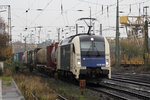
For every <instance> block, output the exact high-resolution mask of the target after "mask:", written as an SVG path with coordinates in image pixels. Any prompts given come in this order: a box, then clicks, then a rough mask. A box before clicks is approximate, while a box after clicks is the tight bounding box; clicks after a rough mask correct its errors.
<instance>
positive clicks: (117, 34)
mask: <svg viewBox="0 0 150 100" xmlns="http://www.w3.org/2000/svg"><path fill="white" fill-rule="evenodd" d="M119 58H120V47H119V0H117V8H116V58H115V59H116V60H115V66H116V67H119V65H120V59H119Z"/></svg>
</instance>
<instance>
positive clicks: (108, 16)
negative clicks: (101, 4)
mask: <svg viewBox="0 0 150 100" xmlns="http://www.w3.org/2000/svg"><path fill="white" fill-rule="evenodd" d="M107 17H109V6H108V5H107Z"/></svg>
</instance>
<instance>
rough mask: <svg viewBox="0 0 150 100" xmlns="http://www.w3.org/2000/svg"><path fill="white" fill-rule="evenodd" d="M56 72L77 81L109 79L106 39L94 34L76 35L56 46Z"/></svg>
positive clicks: (109, 69)
mask: <svg viewBox="0 0 150 100" xmlns="http://www.w3.org/2000/svg"><path fill="white" fill-rule="evenodd" d="M57 52H58V58H57V71H58V74H59V75H62V76H69V77H70V76H73V77H75V78H76V79H77V80H80V79H86V80H87V81H88V80H95V79H96V80H98V79H102V78H104V77H105V78H111V67H110V50H109V44H108V41H107V40H106V38H104V37H102V36H99V35H94V34H77V35H74V36H71V37H68V38H66V39H64V40H62V41H61V42H60V43H59V45H58V51H57Z"/></svg>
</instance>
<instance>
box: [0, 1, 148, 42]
mask: <svg viewBox="0 0 150 100" xmlns="http://www.w3.org/2000/svg"><path fill="white" fill-rule="evenodd" d="M116 2H117V0H1V5H11V16H12V26H14V27H13V28H12V35H13V36H12V37H13V41H17V40H21V39H23V37H22V38H21V36H20V35H21V34H22V36H27V35H28V34H34V35H33V36H32V37H33V38H34V40H32V42H37V41H38V38H37V36H38V31H39V29H38V28H36V29H35V28H34V27H37V26H42V27H43V28H42V29H41V35H40V36H41V41H43V40H45V39H57V32H56V29H57V28H63V29H65V26H74V25H75V22H76V20H77V19H78V18H80V17H89V15H90V7H91V10H92V17H95V18H97V19H98V21H99V22H100V23H101V24H103V29H104V31H103V34H104V36H113V37H114V36H115V31H114V29H111V30H110V27H115V26H116ZM61 4H62V8H63V10H62V11H61ZM130 4H131V13H129V12H130V10H129V9H130ZM139 4H140V5H139ZM149 5H150V0H120V11H123V12H124V13H121V14H120V16H127V15H135V16H138V15H139V8H141V14H143V7H144V6H149ZM102 6H103V10H102ZM107 7H108V11H107ZM3 9H5V8H2V7H1V10H3ZM37 9H43V10H42V11H39V10H37ZM26 10H28V12H26ZM77 10H83V11H82V12H81V11H80V12H79V11H77ZM102 12H103V13H102ZM149 13H150V8H149V9H148V14H149ZM0 15H1V16H2V17H3V19H4V20H5V21H6V22H7V12H0ZM26 26H27V27H28V30H27V31H25V27H26ZM62 35H63V34H62ZM121 36H125V29H121ZM29 37H30V36H29ZM22 41H23V40H22ZM28 41H29V40H28Z"/></svg>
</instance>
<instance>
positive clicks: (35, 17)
mask: <svg viewBox="0 0 150 100" xmlns="http://www.w3.org/2000/svg"><path fill="white" fill-rule="evenodd" d="M52 1H53V0H50V1H49V2H48V3H47V4H46V6H45V7H44V8H43V9H42V11H41V12H40V14H38V15H37V16H36V17H35V18H34V20H33V21H32V22H31V23H30V25H29V26H31V25H32V24H33V23H34V22H35V21H36V20H37V19H38V18H39V17H40V15H41V14H42V13H43V12H44V11H45V9H46V8H47V7H48V6H49V5H50V4H51V3H52Z"/></svg>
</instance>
